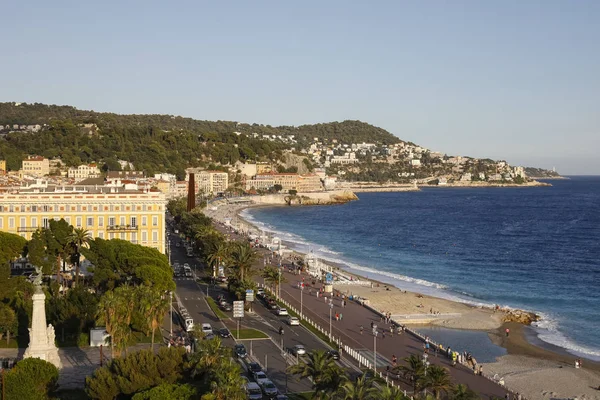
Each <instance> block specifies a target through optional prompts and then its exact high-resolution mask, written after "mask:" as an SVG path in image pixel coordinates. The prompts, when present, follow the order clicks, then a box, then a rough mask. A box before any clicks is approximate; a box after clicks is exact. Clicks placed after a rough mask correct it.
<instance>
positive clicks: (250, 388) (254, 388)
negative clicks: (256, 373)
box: [246, 382, 263, 400]
mask: <svg viewBox="0 0 600 400" xmlns="http://www.w3.org/2000/svg"><path fill="white" fill-rule="evenodd" d="M246 397H247V398H248V399H250V400H262V397H263V395H262V390H261V389H260V386H258V383H256V382H248V383H246Z"/></svg>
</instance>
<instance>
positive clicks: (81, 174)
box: [67, 164, 100, 179]
mask: <svg viewBox="0 0 600 400" xmlns="http://www.w3.org/2000/svg"><path fill="white" fill-rule="evenodd" d="M67 177H68V178H74V179H88V178H99V177H100V168H98V166H97V165H96V164H89V165H85V164H82V165H79V166H77V167H71V168H69V170H68V171H67Z"/></svg>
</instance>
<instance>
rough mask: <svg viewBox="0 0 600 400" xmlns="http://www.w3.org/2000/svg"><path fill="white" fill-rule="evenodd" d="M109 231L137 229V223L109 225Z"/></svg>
mask: <svg viewBox="0 0 600 400" xmlns="http://www.w3.org/2000/svg"><path fill="white" fill-rule="evenodd" d="M106 230H107V231H137V230H138V226H137V225H109V226H107V227H106Z"/></svg>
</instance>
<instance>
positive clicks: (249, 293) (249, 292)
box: [246, 289, 254, 301]
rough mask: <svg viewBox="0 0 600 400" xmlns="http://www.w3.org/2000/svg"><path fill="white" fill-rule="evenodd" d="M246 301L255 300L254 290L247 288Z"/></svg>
mask: <svg viewBox="0 0 600 400" xmlns="http://www.w3.org/2000/svg"><path fill="white" fill-rule="evenodd" d="M246 301H254V290H252V289H248V290H246Z"/></svg>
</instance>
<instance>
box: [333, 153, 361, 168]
mask: <svg viewBox="0 0 600 400" xmlns="http://www.w3.org/2000/svg"><path fill="white" fill-rule="evenodd" d="M329 162H330V163H331V164H342V165H344V164H354V163H357V162H358V159H357V158H356V154H355V153H351V152H350V153H345V154H344V155H343V156H333V157H331V159H330V160H329Z"/></svg>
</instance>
